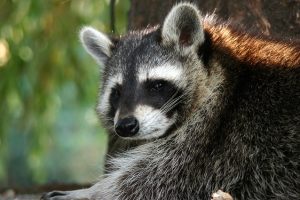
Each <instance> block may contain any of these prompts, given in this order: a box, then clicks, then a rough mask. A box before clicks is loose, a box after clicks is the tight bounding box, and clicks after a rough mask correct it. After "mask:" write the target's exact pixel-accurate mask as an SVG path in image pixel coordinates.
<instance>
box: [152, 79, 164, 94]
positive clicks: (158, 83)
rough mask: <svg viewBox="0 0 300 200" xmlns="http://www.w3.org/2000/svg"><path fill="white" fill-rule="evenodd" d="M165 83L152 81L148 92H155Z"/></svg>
mask: <svg viewBox="0 0 300 200" xmlns="http://www.w3.org/2000/svg"><path fill="white" fill-rule="evenodd" d="M164 86H165V82H164V81H153V82H151V83H150V91H151V92H157V91H160V90H162V89H163V88H164Z"/></svg>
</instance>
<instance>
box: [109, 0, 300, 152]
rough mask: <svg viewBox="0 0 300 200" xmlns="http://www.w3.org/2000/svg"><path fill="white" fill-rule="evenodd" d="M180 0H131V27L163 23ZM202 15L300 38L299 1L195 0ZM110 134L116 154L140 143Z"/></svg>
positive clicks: (254, 30) (112, 147) (252, 29)
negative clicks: (212, 15) (214, 15)
mask: <svg viewBox="0 0 300 200" xmlns="http://www.w3.org/2000/svg"><path fill="white" fill-rule="evenodd" d="M178 2H181V1H178V0H145V1H141V0H131V8H130V12H129V18H128V28H129V29H130V30H132V29H135V30H138V29H142V28H145V27H147V26H153V25H157V24H161V23H162V22H163V20H164V18H165V16H166V15H167V13H168V12H169V10H170V9H171V8H172V6H173V5H175V4H176V3H178ZM189 2H193V3H194V4H196V5H197V6H198V7H199V9H200V10H201V11H202V14H207V13H209V14H211V13H215V14H216V15H217V16H218V18H220V19H223V20H224V21H225V20H230V21H232V22H233V23H234V24H236V26H238V27H240V28H241V29H244V30H247V31H249V32H252V33H253V32H254V33H259V34H263V35H267V36H271V37H276V38H278V37H279V38H282V37H283V38H285V39H288V40H291V41H293V40H299V39H300V0H281V1H272V0H231V1H224V0H192V1H189ZM138 144H139V143H138V142H134V143H133V142H128V141H124V140H122V139H120V138H117V137H116V136H113V135H111V136H110V142H109V149H108V153H109V154H110V155H111V154H114V153H115V152H121V151H123V150H125V149H129V148H131V147H134V146H136V145H138Z"/></svg>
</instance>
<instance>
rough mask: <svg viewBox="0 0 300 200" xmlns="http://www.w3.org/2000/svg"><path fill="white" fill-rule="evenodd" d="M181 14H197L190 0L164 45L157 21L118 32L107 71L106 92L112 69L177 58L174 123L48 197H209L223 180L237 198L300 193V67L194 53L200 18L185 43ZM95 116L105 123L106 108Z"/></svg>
mask: <svg viewBox="0 0 300 200" xmlns="http://www.w3.org/2000/svg"><path fill="white" fill-rule="evenodd" d="M175 11H180V12H178V13H177V12H175ZM186 15H187V16H186ZM185 17H187V19H190V17H192V18H193V20H192V21H193V22H201V21H202V18H201V16H200V15H199V11H198V9H197V8H196V7H194V6H193V5H190V4H179V5H177V6H175V8H174V9H173V10H172V11H171V12H170V14H169V15H168V17H167V18H166V21H165V23H164V26H163V28H162V45H158V44H155V39H153V38H155V36H154V35H155V34H156V33H159V30H157V29H154V30H148V31H145V32H139V33H138V32H133V33H131V34H129V35H128V36H126V37H124V38H122V39H121V40H120V41H119V42H118V44H116V49H115V50H114V51H113V52H112V54H111V56H110V58H109V59H107V60H106V61H105V65H106V67H105V69H104V72H103V88H102V91H104V90H105V86H106V85H107V81H108V80H109V79H110V78H111V77H113V76H114V75H116V74H121V75H122V76H123V79H126V78H128V77H130V75H129V74H128V73H129V72H135V71H136V69H138V68H139V67H141V66H144V67H146V66H148V67H149V66H156V65H161V64H163V63H165V62H166V60H167V61H168V62H169V61H170V60H171V61H173V62H174V63H178V62H180V63H181V65H182V67H183V68H184V75H183V76H182V81H184V82H186V83H188V84H187V86H186V88H185V90H184V95H185V97H186V98H185V101H184V102H182V106H183V109H181V110H180V111H178V121H180V123H178V124H177V127H176V129H175V130H173V131H172V133H170V134H168V135H166V136H165V137H162V138H159V139H155V140H152V141H149V142H148V143H146V144H144V145H141V146H138V147H136V148H135V149H132V150H129V151H127V152H124V153H122V154H120V155H119V156H118V157H116V158H114V159H112V160H111V161H110V162H111V166H112V168H111V172H110V173H108V174H106V175H105V177H104V178H103V179H102V180H101V181H100V182H99V183H97V184H96V185H94V186H93V187H91V188H88V189H85V190H81V191H80V192H78V191H70V192H65V193H63V194H64V195H59V196H57V195H54V194H53V193H48V194H46V195H45V196H44V199H47V200H54V199H56V200H63V199H68V200H69V199H84V198H86V199H99V200H100V199H101V200H144V199H161V200H165V199H170V200H171V199H172V200H173V199H174V200H175V199H204V200H207V199H210V196H211V194H212V193H213V192H215V191H217V190H219V189H222V190H223V191H226V192H229V193H230V194H231V195H232V196H233V198H234V199H236V200H247V199H249V200H250V199H251V200H263V199H280V200H291V199H300V172H299V168H300V167H299V153H300V152H299V151H300V147H299V144H300V138H299V130H300V129H299V128H300V111H299V109H300V106H299V102H300V68H285V67H273V68H272V67H256V66H251V65H246V64H245V63H240V62H238V61H236V60H234V59H233V58H231V57H229V56H226V55H224V54H222V53H221V52H212V53H211V55H210V57H209V60H208V61H207V62H206V63H204V61H203V60H202V58H203V57H201V56H199V55H198V52H196V46H199V45H201V44H202V43H203V42H204V34H203V27H202V26H199V28H196V26H195V24H194V23H191V24H192V27H194V28H196V29H193V28H192V29H187V30H190V31H191V33H189V34H190V35H192V36H193V37H191V38H192V40H191V42H188V45H186V44H184V45H183V47H180V45H182V44H180V42H179V41H178V40H177V38H178V33H179V32H178V31H177V30H178V27H180V26H177V25H178V23H180V20H181V19H185ZM195 17H196V19H195ZM183 21H184V20H183ZM184 22H185V21H184ZM200 24H201V23H200ZM171 32H172V33H171ZM173 33H174V34H173ZM174 35H175V36H174ZM194 36H195V37H194ZM195 38H196V39H195ZM191 46H192V47H193V48H190V49H189V50H188V52H189V53H188V54H182V51H181V50H182V49H184V48H188V47H191ZM145 47H147V48H145ZM177 47H179V48H177ZM130 74H131V73H130ZM108 109H109V105H108ZM99 115H100V117H101V119H102V121H103V122H104V124H106V125H107V127H108V129H109V127H111V125H112V124H110V123H111V122H110V121H109V119H108V118H107V112H101V111H100V113H99ZM178 121H177V122H178ZM109 130H110V131H113V130H111V129H109Z"/></svg>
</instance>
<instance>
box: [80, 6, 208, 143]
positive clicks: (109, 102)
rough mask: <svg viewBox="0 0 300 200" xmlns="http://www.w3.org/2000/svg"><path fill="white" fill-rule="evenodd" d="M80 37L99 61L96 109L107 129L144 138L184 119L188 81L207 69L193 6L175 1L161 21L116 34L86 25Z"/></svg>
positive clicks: (199, 22)
mask: <svg viewBox="0 0 300 200" xmlns="http://www.w3.org/2000/svg"><path fill="white" fill-rule="evenodd" d="M80 38H81V41H82V43H83V46H84V47H85V49H86V50H87V52H88V53H89V54H91V55H92V57H93V58H94V59H95V60H96V61H97V62H98V63H100V65H101V66H102V69H101V71H102V84H101V87H102V89H101V94H100V98H99V104H98V106H97V110H98V112H99V114H100V116H101V118H102V120H104V122H105V124H106V125H107V127H108V128H109V129H111V130H114V131H115V132H116V133H117V134H118V135H119V136H121V137H124V138H129V139H149V138H157V137H161V136H164V135H165V134H167V133H169V132H172V131H171V130H172V128H173V127H176V125H178V124H180V123H181V122H182V120H184V117H183V116H184V115H185V112H188V110H187V109H186V107H187V105H188V104H190V103H191V99H192V97H191V95H193V94H192V93H191V91H192V90H193V82H195V81H201V80H200V79H201V78H200V79H199V76H198V75H199V74H206V71H205V68H204V66H203V59H202V57H203V55H202V54H201V51H200V49H201V47H202V46H203V44H204V41H205V39H204V31H203V26H202V18H201V16H200V14H199V11H198V10H197V9H196V8H195V7H194V6H192V5H190V4H180V5H178V6H175V7H174V8H173V9H172V10H171V12H170V13H169V14H168V15H167V17H166V19H165V21H164V23H163V25H162V27H156V28H152V29H146V30H144V31H140V32H132V33H129V34H128V35H126V36H123V37H121V38H119V39H110V38H109V37H107V36H106V35H104V34H103V33H101V32H99V31H97V30H95V29H93V28H91V27H85V28H83V29H82V31H81V33H80ZM199 52H200V53H199ZM195 76H196V77H197V78H196V79H197V80H195ZM200 77H201V76H200ZM203 79H204V78H203Z"/></svg>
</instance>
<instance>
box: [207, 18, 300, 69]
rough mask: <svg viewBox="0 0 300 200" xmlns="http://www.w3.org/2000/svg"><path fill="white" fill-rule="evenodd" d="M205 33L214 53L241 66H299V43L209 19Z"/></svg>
mask: <svg viewBox="0 0 300 200" xmlns="http://www.w3.org/2000/svg"><path fill="white" fill-rule="evenodd" d="M203 20H204V23H203V25H204V30H205V32H206V34H207V36H208V37H209V38H208V39H209V40H210V43H211V45H212V48H213V49H214V50H217V51H220V52H222V53H224V54H227V55H229V56H231V57H233V58H235V59H237V60H238V61H240V62H242V63H246V64H248V65H251V66H252V65H253V66H256V65H259V66H265V67H286V68H299V67H300V41H287V40H284V39H282V40H278V39H273V38H270V37H266V36H263V35H255V34H251V33H247V32H246V31H241V30H238V29H237V28H236V27H234V26H233V25H231V24H230V23H228V22H226V23H224V22H220V21H219V20H218V19H216V18H215V17H214V16H206V17H205V18H204V19H203Z"/></svg>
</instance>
